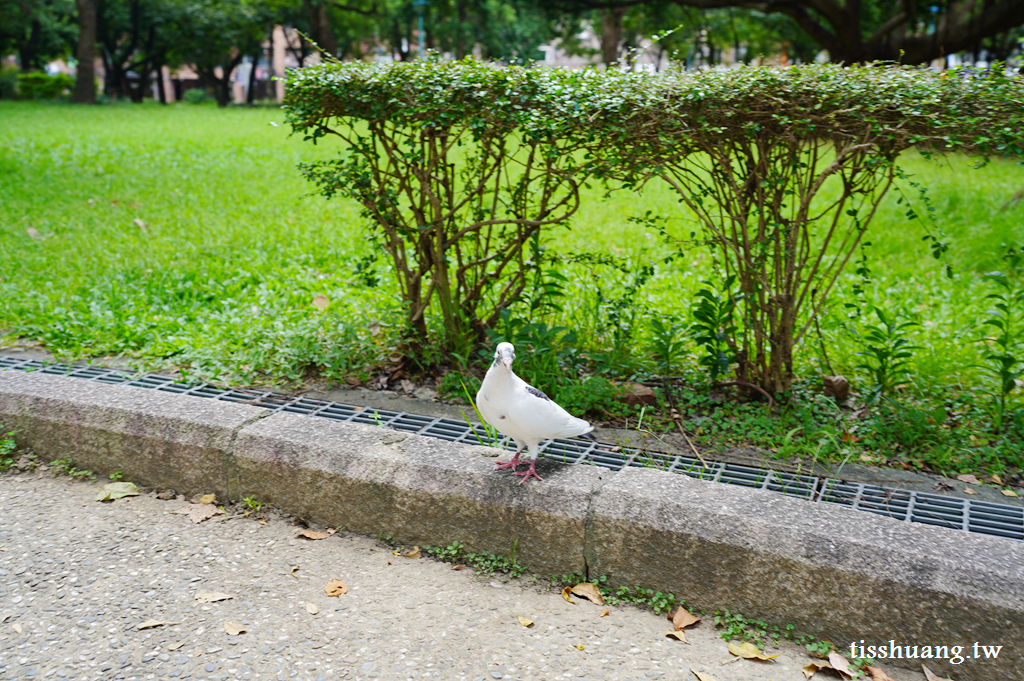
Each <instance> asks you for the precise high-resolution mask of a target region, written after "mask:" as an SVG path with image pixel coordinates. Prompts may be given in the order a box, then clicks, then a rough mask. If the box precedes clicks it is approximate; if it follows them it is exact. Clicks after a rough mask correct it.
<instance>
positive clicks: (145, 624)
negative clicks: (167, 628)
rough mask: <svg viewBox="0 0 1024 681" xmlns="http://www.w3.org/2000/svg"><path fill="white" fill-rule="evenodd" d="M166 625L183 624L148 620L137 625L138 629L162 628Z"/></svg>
mask: <svg viewBox="0 0 1024 681" xmlns="http://www.w3.org/2000/svg"><path fill="white" fill-rule="evenodd" d="M165 624H181V622H168V621H167V620H146V621H145V622H143V623H142V624H139V625H136V627H135V628H136V629H152V628H153V627H160V626H163V625H165Z"/></svg>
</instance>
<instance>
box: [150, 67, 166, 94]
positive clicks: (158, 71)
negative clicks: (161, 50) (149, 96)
mask: <svg viewBox="0 0 1024 681" xmlns="http://www.w3.org/2000/svg"><path fill="white" fill-rule="evenodd" d="M153 71H154V75H155V82H156V96H157V101H159V102H160V103H161V104H167V93H166V92H165V91H164V67H163V65H162V64H161V63H160V62H156V63H155V64H154V66H153Z"/></svg>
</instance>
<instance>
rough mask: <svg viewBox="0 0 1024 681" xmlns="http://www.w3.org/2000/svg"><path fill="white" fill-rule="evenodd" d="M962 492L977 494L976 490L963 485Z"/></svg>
mask: <svg viewBox="0 0 1024 681" xmlns="http://www.w3.org/2000/svg"><path fill="white" fill-rule="evenodd" d="M964 494H977V492H976V491H974V490H973V489H971V488H970V487H964Z"/></svg>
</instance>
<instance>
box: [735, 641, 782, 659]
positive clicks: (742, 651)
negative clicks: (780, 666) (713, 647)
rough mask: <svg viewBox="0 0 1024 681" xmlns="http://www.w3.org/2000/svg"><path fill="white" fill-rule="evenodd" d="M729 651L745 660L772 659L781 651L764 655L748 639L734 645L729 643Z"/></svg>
mask: <svg viewBox="0 0 1024 681" xmlns="http://www.w3.org/2000/svg"><path fill="white" fill-rule="evenodd" d="M729 652H730V653H732V654H733V655H735V656H737V657H742V658H745V659H747V660H773V659H775V658H776V657H778V656H779V655H781V654H782V653H776V654H775V655H765V654H764V653H762V652H761V651H760V649H758V647H757V646H755V645H754V644H753V643H751V642H750V641H744V642H743V643H741V644H739V645H736V644H735V643H730V644H729Z"/></svg>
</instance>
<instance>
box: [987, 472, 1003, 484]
mask: <svg viewBox="0 0 1024 681" xmlns="http://www.w3.org/2000/svg"><path fill="white" fill-rule="evenodd" d="M989 479H990V480H992V482H994V483H996V484H997V485H1001V484H1003V479H1002V478H1000V477H999V473H993V474H992V475H990V476H989Z"/></svg>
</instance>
